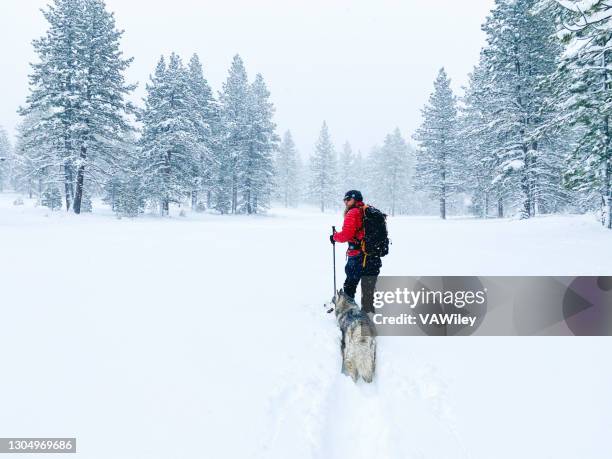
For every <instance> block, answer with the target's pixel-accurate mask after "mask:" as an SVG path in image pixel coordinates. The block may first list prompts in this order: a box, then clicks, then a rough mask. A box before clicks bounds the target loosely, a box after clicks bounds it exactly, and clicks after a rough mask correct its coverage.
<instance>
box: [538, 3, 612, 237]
mask: <svg viewBox="0 0 612 459" xmlns="http://www.w3.org/2000/svg"><path fill="white" fill-rule="evenodd" d="M538 6H539V7H540V9H539V11H538V12H539V13H540V14H544V13H547V12H548V13H552V14H553V15H554V16H555V17H556V19H557V35H558V37H559V39H560V40H561V42H562V44H563V45H565V50H564V53H563V54H562V56H561V58H560V59H559V65H558V67H557V69H556V72H555V74H554V76H553V77H552V78H551V80H552V87H553V88H554V89H555V102H556V107H555V108H556V109H557V110H558V114H557V117H556V118H555V119H554V123H553V125H555V126H567V125H569V126H572V127H573V128H574V129H573V136H574V142H573V145H574V148H573V149H572V150H571V151H570V152H569V154H568V155H567V161H566V170H565V173H564V179H565V183H566V185H567V186H568V187H569V188H570V189H571V190H574V191H578V192H580V193H584V194H585V195H586V197H587V198H590V200H591V202H597V203H598V204H599V205H600V206H601V222H602V224H603V225H604V226H605V227H607V228H609V229H612V146H611V140H612V133H611V132H610V129H611V128H612V126H611V125H610V121H611V120H610V118H611V117H612V104H611V101H612V52H611V49H612V5H611V4H610V2H608V1H603V0H589V1H584V0H581V1H577V0H573V1H570V0H568V1H562V2H561V1H559V2H552V1H547V0H543V1H541V2H540V3H539V5H538Z"/></svg>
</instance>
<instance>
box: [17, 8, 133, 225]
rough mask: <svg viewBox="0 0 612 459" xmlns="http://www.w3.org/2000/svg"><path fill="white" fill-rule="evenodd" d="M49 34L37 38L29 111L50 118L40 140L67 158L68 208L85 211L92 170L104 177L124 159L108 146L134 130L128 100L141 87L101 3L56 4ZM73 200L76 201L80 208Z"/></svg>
mask: <svg viewBox="0 0 612 459" xmlns="http://www.w3.org/2000/svg"><path fill="white" fill-rule="evenodd" d="M44 15H45V19H46V20H47V21H48V22H49V29H48V30H47V33H46V34H45V36H43V37H42V38H40V39H39V40H35V41H34V50H35V52H36V54H37V56H38V59H39V61H38V62H37V63H35V64H33V65H32V70H33V71H32V74H31V76H30V89H31V93H30V95H29V96H28V99H27V106H26V107H25V109H23V110H22V114H24V115H25V114H28V113H32V112H33V111H38V112H39V113H42V114H44V115H43V117H42V118H41V121H40V123H38V124H39V126H38V130H39V132H38V133H37V135H44V136H46V139H45V143H46V144H48V145H53V146H54V151H56V152H57V154H58V156H59V157H60V158H61V164H62V165H61V167H62V173H63V176H64V190H65V199H66V207H67V209H68V210H70V209H71V207H73V208H74V211H75V213H77V214H78V213H80V211H81V199H82V196H83V187H84V183H85V176H86V173H92V172H94V170H95V171H99V173H101V174H102V175H104V174H105V171H106V170H107V169H108V167H109V165H112V164H113V163H115V162H117V161H121V158H117V157H116V156H115V154H114V152H113V150H112V149H111V148H108V144H109V143H110V142H112V141H113V140H114V139H116V138H117V137H118V136H120V135H121V134H122V133H124V132H125V131H127V130H129V129H130V125H129V123H128V121H127V118H126V116H127V115H128V114H129V113H131V112H132V108H131V106H130V104H128V103H127V102H126V101H125V97H126V96H127V95H128V94H129V93H130V92H131V91H132V90H133V89H134V86H133V85H130V84H127V83H126V81H125V78H124V75H123V74H124V72H125V70H126V69H127V68H128V66H129V65H130V63H131V59H125V58H124V57H123V55H122V52H121V50H120V47H119V41H120V39H121V36H122V34H123V32H122V31H120V30H117V28H116V26H115V19H114V17H113V15H112V14H111V13H109V12H107V11H106V5H105V3H104V1H102V0H53V3H52V4H51V5H50V6H49V7H48V8H47V10H45V11H44ZM73 200H74V203H73Z"/></svg>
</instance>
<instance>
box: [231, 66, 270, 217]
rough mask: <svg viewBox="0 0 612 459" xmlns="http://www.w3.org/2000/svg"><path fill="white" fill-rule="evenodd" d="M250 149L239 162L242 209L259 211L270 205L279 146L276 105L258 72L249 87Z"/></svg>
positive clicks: (250, 211) (244, 210) (247, 211)
mask: <svg viewBox="0 0 612 459" xmlns="http://www.w3.org/2000/svg"><path fill="white" fill-rule="evenodd" d="M248 110H249V118H248V122H249V125H248V127H249V132H248V134H249V135H248V140H247V150H246V151H245V154H244V156H243V158H242V160H241V161H239V163H238V180H239V184H238V187H239V192H240V195H241V197H242V200H241V205H240V207H239V211H240V212H246V213H247V214H252V213H257V212H259V211H261V210H263V209H266V208H268V207H269V204H270V198H271V196H272V191H273V185H274V182H273V174H274V164H273V153H274V152H275V151H276V149H277V148H278V136H277V135H276V132H275V130H276V124H274V121H273V120H272V118H273V116H274V106H273V104H272V103H271V102H270V92H269V91H268V89H267V87H266V84H265V82H264V79H263V77H262V76H261V75H260V74H257V76H256V77H255V81H253V83H252V84H251V86H250V87H249V104H248Z"/></svg>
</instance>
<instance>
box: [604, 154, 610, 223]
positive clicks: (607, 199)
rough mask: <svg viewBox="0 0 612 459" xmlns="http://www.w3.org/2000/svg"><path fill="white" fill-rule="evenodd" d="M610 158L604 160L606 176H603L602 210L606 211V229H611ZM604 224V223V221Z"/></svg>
mask: <svg viewBox="0 0 612 459" xmlns="http://www.w3.org/2000/svg"><path fill="white" fill-rule="evenodd" d="M611 182H612V159H610V158H608V159H607V161H606V178H605V183H604V187H605V190H604V191H605V193H604V195H605V196H606V197H605V198H604V204H605V208H604V212H606V213H607V219H608V222H607V227H608V229H612V183H611ZM604 224H605V223H604Z"/></svg>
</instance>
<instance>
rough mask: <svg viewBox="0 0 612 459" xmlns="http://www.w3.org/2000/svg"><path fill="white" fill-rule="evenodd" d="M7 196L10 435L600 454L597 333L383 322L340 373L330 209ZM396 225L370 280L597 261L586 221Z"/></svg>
mask: <svg viewBox="0 0 612 459" xmlns="http://www.w3.org/2000/svg"><path fill="white" fill-rule="evenodd" d="M15 197H16V195H13V194H9V193H4V194H1V195H0V231H1V234H2V238H1V239H0V250H1V252H2V254H3V260H4V263H2V266H1V268H0V269H1V271H0V279H1V280H2V304H3V307H2V320H0V349H1V350H0V357H1V361H2V362H3V364H4V372H3V378H2V383H1V384H2V390H1V391H0V406H2V416H0V431H1V432H2V433H3V436H4V437H10V436H31V437H34V436H42V437H53V436H76V437H77V444H78V451H79V455H80V456H81V457H85V458H88V459H89V458H108V457H113V458H126V459H127V458H130V459H134V458H169V457H184V458H187V457H198V456H202V455H205V456H207V457H261V458H264V457H265V458H286V457H292V458H341V457H351V456H352V457H356V458H359V457H367V458H376V457H385V458H395V457H397V458H407V457H417V458H467V457H469V458H482V459H488V458H490V457H495V458H496V459H505V458H508V459H510V458H512V459H514V458H516V457H529V458H542V457H554V458H555V459H559V458H568V459H569V458H575V457H588V458H589V459H598V458H602V459H603V458H604V457H606V458H607V454H606V452H607V451H608V450H609V448H608V445H607V440H606V438H607V436H606V434H607V430H608V428H609V426H610V424H611V423H612V414H610V410H609V406H610V402H611V401H612V400H611V398H610V395H609V387H610V385H611V384H612V369H610V365H609V354H610V350H611V346H610V342H609V339H607V338H575V337H572V338H550V337H547V338H516V337H514V338H513V337H510V338H469V339H466V338H463V339H462V338H406V337H384V338H379V346H378V347H379V356H378V361H379V367H378V371H377V377H376V380H375V382H374V384H372V385H371V386H367V385H364V384H359V385H354V384H353V383H352V382H351V381H350V380H349V379H348V378H347V377H344V376H342V375H341V374H340V353H339V349H338V331H337V328H336V326H335V323H334V320H333V317H332V316H330V315H326V314H325V313H324V310H323V307H322V306H323V302H325V301H328V300H329V299H330V297H331V293H332V280H331V246H330V244H329V242H328V241H327V235H328V234H329V230H330V227H331V225H332V224H335V225H340V224H341V216H340V215H332V214H325V215H321V214H320V213H317V212H314V211H308V210H272V211H271V212H270V213H269V215H266V216H258V217H221V216H214V215H199V214H198V215H196V214H189V213H188V215H187V217H186V218H181V217H173V218H166V219H159V218H154V217H143V218H139V219H135V220H131V219H121V220H118V219H116V218H115V217H113V216H112V215H111V214H110V212H109V211H106V210H101V211H99V212H97V213H94V214H92V215H83V216H80V217H76V216H74V215H67V214H65V213H58V212H56V213H52V212H50V211H48V210H47V209H44V208H34V207H33V205H32V202H31V201H29V200H27V199H26V200H25V206H13V204H12V203H13V200H14V199H15ZM390 231H391V238H392V240H393V245H392V247H391V254H390V256H389V257H387V258H385V259H384V261H383V262H384V266H383V270H382V274H384V275H392V274H395V275H443V274H447V275H452V274H462V275H471V274H474V275H478V274H483V275H484V274H486V275H526V274H533V275H588V274H593V275H595V274H597V275H604V274H606V275H612V260H611V258H610V254H611V253H612V235H611V234H610V232H609V231H606V230H604V229H602V228H601V226H599V225H598V223H597V222H596V221H595V219H594V218H593V217H592V216H588V215H587V216H554V217H543V218H536V219H534V220H532V221H527V222H522V221H514V220H500V221H498V220H488V221H479V220H472V219H452V220H450V221H447V222H442V221H439V220H438V219H436V218H426V217H419V218H416V217H398V218H393V219H391V221H390ZM341 251H342V249H340V250H339V252H341ZM337 262H338V276H339V281H341V280H343V275H342V266H343V256H342V254H341V253H338V258H337ZM526 451H528V452H526Z"/></svg>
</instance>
